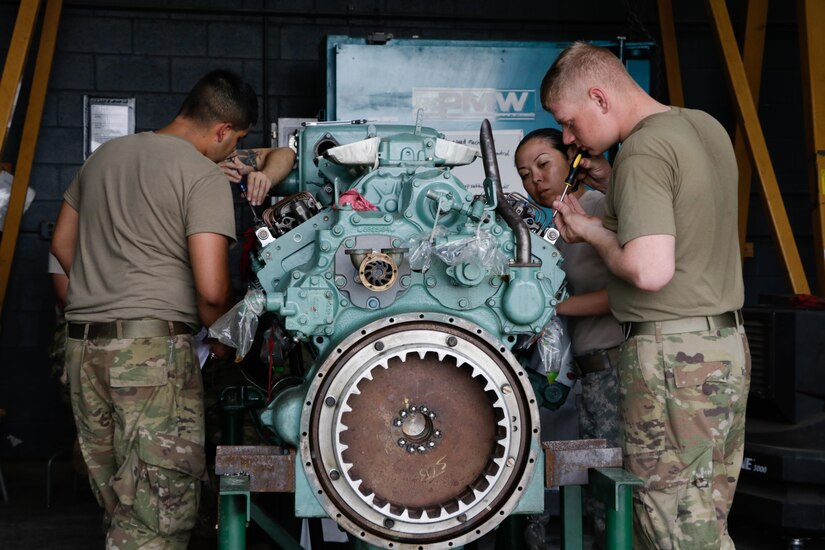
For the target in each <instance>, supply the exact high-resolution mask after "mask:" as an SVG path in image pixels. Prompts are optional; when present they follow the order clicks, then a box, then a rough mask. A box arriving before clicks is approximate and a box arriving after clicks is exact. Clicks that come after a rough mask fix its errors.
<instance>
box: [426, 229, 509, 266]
mask: <svg viewBox="0 0 825 550" xmlns="http://www.w3.org/2000/svg"><path fill="white" fill-rule="evenodd" d="M433 254H435V255H436V256H437V257H438V258H439V259H441V261H443V262H444V263H445V264H447V265H457V264H460V263H464V262H470V261H476V262H478V263H479V264H481V265H482V266H483V267H485V268H488V269H492V270H493V272H494V273H496V274H497V275H505V274H506V273H507V266H508V261H507V257H506V256H504V254H503V253H502V252H501V250H500V249H499V247H498V241H497V240H496V238H495V237H493V235H491V234H490V232H489V231H485V230H481V231H479V232H478V233H477V234H476V235H474V236H467V237H465V238H462V239H457V240H453V241H447V242H443V243H440V244H438V245H436V246H435V247H434V248H433Z"/></svg>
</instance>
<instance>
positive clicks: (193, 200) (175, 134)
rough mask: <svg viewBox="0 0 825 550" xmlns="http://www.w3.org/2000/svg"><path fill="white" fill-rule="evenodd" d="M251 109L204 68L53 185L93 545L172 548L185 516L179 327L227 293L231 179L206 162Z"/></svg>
mask: <svg viewBox="0 0 825 550" xmlns="http://www.w3.org/2000/svg"><path fill="white" fill-rule="evenodd" d="M257 116H258V107H257V98H256V96H255V93H254V91H253V90H252V88H251V87H250V86H249V85H248V84H247V83H246V82H244V81H243V80H242V79H241V78H240V77H239V76H237V75H235V74H234V73H232V72H229V71H223V70H218V71H213V72H211V73H209V74H207V75H206V76H204V77H203V78H202V79H201V80H200V81H199V82H198V83H197V84H196V85H195V86H194V88H192V90H191V91H190V92H189V94H188V96H187V97H186V99H185V100H184V103H183V106H182V107H181V110H180V112H179V113H178V115H177V116H176V117H175V119H174V120H172V122H170V123H169V124H168V125H167V126H165V127H164V128H161V129H160V130H157V131H155V132H144V133H140V134H136V135H132V136H126V137H123V138H119V139H115V140H112V141H109V142H107V143H105V144H104V145H102V146H101V147H100V148H99V149H98V150H97V151H96V152H95V153H94V154H93V155H92V156H91V157H90V158H89V159H88V160H87V161H86V163H85V164H84V165H83V166H82V167H81V169H80V171H79V172H78V174H77V176H76V177H75V179H74V180H73V181H72V183H71V185H70V186H69V188H68V190H67V191H66V193H65V195H64V202H63V205H62V206H61V210H60V214H59V217H58V221H57V226H56V228H55V234H54V239H53V242H52V252H53V253H54V254H55V256H57V258H58V260H59V261H60V263H61V265H62V266H63V269H64V270H65V271H66V273H68V274H69V291H68V300H67V306H66V318H67V320H68V321H69V329H68V336H69V339H68V344H67V352H66V359H67V362H66V363H67V373H68V379H69V383H70V390H71V401H72V410H73V413H74V416H75V422H76V424H77V429H78V438H79V441H80V446H81V450H82V452H83V457H84V460H85V461H86V464H87V466H88V468H89V475H90V478H91V484H92V487H93V489H94V490H95V492H96V494H97V495H98V498H99V501H100V502H101V504H102V505H103V506H104V507H105V511H106V515H107V518H108V519H110V520H111V522H110V527H109V529H108V533H107V537H106V546H107V548H118V549H120V550H128V549H134V548H163V549H167V548H168V549H173V548H174V549H177V548H180V549H183V548H186V545H187V542H188V540H189V534H190V530H191V529H192V527H193V525H194V523H195V520H196V517H197V506H198V496H199V493H200V484H201V479H203V478H204V474H205V472H204V460H205V458H204V450H203V443H204V434H203V421H204V420H203V417H204V414H203V396H202V392H203V390H202V383H201V377H200V371H199V365H198V361H197V357H196V355H195V353H194V344H193V338H192V334H193V332H195V331H196V330H197V328H198V327H199V326H200V325H201V323H203V324H205V325H211V324H212V323H213V322H214V321H215V320H216V319H218V317H220V316H221V315H222V314H223V313H224V312H225V311H226V310H227V309H228V308H229V307H230V305H231V298H232V297H231V282H230V274H229V267H228V265H229V264H228V255H229V252H228V249H229V244H230V242H231V241H232V240H234V239H235V220H234V211H233V206H232V193H231V190H230V188H229V186H228V185H227V181H226V176H225V175H224V174H223V172H222V171H221V170H220V169H219V168H218V166H217V165H216V164H215V163H216V162H218V161H221V160H223V159H224V158H226V157H227V155H229V154H230V153H231V152H232V151H234V150H235V147H236V144H237V142H238V139H240V138H242V137H243V136H245V135H246V134H247V132H248V131H249V129H250V127H251V126H252V125H253V124H255V122H256V119H257ZM212 350H213V352H214V353H216V354H219V355H226V352H227V351H228V350H226V349H224V348H223V347H222V346H220V344H217V343H215V344H213V348H212Z"/></svg>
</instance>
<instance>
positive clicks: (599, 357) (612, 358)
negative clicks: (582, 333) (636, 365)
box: [575, 346, 619, 374]
mask: <svg viewBox="0 0 825 550" xmlns="http://www.w3.org/2000/svg"><path fill="white" fill-rule="evenodd" d="M575 360H576V365H578V367H579V372H581V374H590V373H593V372H600V371H603V370H607V369H610V368H613V367H615V366H617V365H618V364H619V346H616V347H613V348H609V349H600V350H596V351H591V352H590V353H585V354H584V355H579V356H577V357H575Z"/></svg>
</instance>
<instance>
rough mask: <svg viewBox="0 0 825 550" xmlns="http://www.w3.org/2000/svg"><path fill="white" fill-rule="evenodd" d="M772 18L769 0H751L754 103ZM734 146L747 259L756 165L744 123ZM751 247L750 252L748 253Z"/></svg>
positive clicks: (745, 49) (748, 32) (749, 68)
mask: <svg viewBox="0 0 825 550" xmlns="http://www.w3.org/2000/svg"><path fill="white" fill-rule="evenodd" d="M767 21H768V0H748V14H747V16H746V17H745V39H744V41H743V43H742V63H743V64H744V65H745V74H746V75H747V77H748V86H749V88H750V91H751V95H752V96H753V102H754V104H757V103H759V85H760V83H761V81H762V55H763V53H764V52H765V27H766V25H767ZM733 150H734V151H735V152H736V160H737V163H738V164H739V251H740V252H741V254H742V259H743V260H744V259H745V258H746V257H747V256H752V255H753V251H752V249H751V247H748V246H746V244H745V237H746V235H747V232H748V210H749V209H750V196H751V180H752V178H753V169H752V162H751V160H752V159H751V156H750V154H749V153H748V147H747V145H746V143H745V136H744V130H743V129H742V125H741V124H737V125H736V136H735V138H734V140H733ZM748 250H750V251H751V252H750V254H748Z"/></svg>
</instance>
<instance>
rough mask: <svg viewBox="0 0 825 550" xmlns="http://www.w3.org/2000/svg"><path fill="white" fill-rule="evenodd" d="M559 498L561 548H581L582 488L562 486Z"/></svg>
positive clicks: (575, 549)
mask: <svg viewBox="0 0 825 550" xmlns="http://www.w3.org/2000/svg"><path fill="white" fill-rule="evenodd" d="M559 492H560V497H561V520H562V533H561V547H562V549H563V550H581V548H582V536H583V535H582V532H583V529H582V486H581V485H563V486H562V487H560V488H559Z"/></svg>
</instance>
